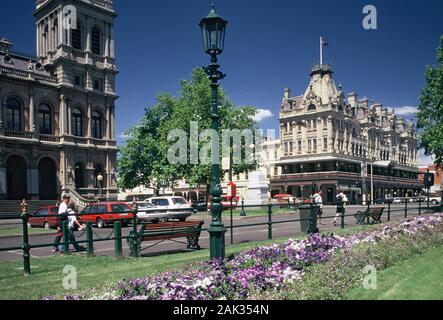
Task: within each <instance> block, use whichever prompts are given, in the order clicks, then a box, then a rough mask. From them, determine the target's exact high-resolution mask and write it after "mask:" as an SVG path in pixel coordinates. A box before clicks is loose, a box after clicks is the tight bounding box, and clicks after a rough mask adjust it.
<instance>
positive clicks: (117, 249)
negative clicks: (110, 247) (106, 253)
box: [114, 221, 123, 259]
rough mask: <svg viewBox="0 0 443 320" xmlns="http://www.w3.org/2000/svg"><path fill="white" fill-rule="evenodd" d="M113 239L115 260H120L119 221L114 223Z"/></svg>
mask: <svg viewBox="0 0 443 320" xmlns="http://www.w3.org/2000/svg"><path fill="white" fill-rule="evenodd" d="M114 239H115V258H116V259H122V258H123V253H122V223H121V221H116V222H114Z"/></svg>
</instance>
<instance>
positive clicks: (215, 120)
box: [199, 2, 228, 259]
mask: <svg viewBox="0 0 443 320" xmlns="http://www.w3.org/2000/svg"><path fill="white" fill-rule="evenodd" d="M227 23H228V22H227V21H226V20H223V19H222V18H221V17H219V16H218V15H217V13H216V12H215V8H214V2H212V7H211V11H210V12H209V14H208V16H207V17H206V18H203V19H202V20H201V22H200V24H199V25H200V28H201V32H202V37H203V48H204V51H205V52H206V53H207V54H209V55H210V56H211V64H210V65H209V66H208V67H205V68H204V70H205V72H206V74H207V75H208V78H209V79H210V80H211V90H212V98H211V120H212V123H211V129H212V130H214V131H216V132H217V133H218V132H219V118H220V116H219V110H218V87H219V84H218V81H219V80H222V79H223V78H224V77H225V75H224V74H223V73H221V72H220V71H219V70H218V69H219V67H220V66H219V65H218V64H217V55H219V54H221V53H222V52H223V48H224V42H225V31H226V25H227ZM212 143H213V146H212V151H214V150H218V149H219V148H218V144H219V141H218V139H213V141H212ZM211 157H212V167H211V186H210V190H209V193H210V195H211V217H212V220H211V225H210V226H209V229H208V232H209V237H210V244H209V245H210V258H211V259H223V258H224V257H225V232H226V229H225V228H224V225H223V222H222V219H221V215H222V212H223V205H222V203H221V201H222V198H221V195H222V188H221V184H220V164H219V159H218V157H219V155H218V154H215V152H212V154H211Z"/></svg>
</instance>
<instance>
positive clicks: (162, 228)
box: [128, 221, 204, 257]
mask: <svg viewBox="0 0 443 320" xmlns="http://www.w3.org/2000/svg"><path fill="white" fill-rule="evenodd" d="M203 224H204V221H184V222H163V223H141V224H140V229H139V230H138V232H137V240H136V243H135V244H134V240H133V239H132V238H131V237H129V238H128V244H129V248H130V250H131V256H133V257H134V256H140V251H141V250H140V249H141V244H142V242H143V241H158V242H156V243H155V244H152V245H150V246H148V247H146V248H144V249H147V248H150V247H153V246H155V245H157V244H159V243H161V242H163V241H165V240H172V241H175V242H179V243H184V244H187V248H188V249H190V250H199V249H200V245H199V244H198V241H199V239H200V234H201V230H202V226H203ZM131 233H132V232H131ZM177 238H186V239H187V243H186V242H180V241H177V240H173V239H177ZM134 250H137V251H136V252H134Z"/></svg>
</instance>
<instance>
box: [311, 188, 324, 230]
mask: <svg viewBox="0 0 443 320" xmlns="http://www.w3.org/2000/svg"><path fill="white" fill-rule="evenodd" d="M322 194H323V193H322V191H321V190H319V191H318V192H316V193H315V194H314V196H313V198H314V203H315V204H316V205H317V207H318V209H319V210H318V220H317V225H319V226H321V225H322V224H321V216H322V215H323V197H322Z"/></svg>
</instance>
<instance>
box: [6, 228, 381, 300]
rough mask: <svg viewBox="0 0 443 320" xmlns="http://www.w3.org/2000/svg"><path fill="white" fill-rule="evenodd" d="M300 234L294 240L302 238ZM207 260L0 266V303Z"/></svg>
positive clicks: (106, 284) (97, 288)
mask: <svg viewBox="0 0 443 320" xmlns="http://www.w3.org/2000/svg"><path fill="white" fill-rule="evenodd" d="M376 227H377V226H358V227H351V228H348V229H344V230H337V231H336V232H334V233H335V234H337V235H345V234H351V233H356V232H361V231H366V230H371V229H374V228H376ZM305 237H306V235H301V236H299V237H296V238H305ZM288 239H289V237H288V238H283V239H277V240H273V241H260V242H247V243H242V244H237V245H233V246H228V247H226V254H227V255H235V254H238V253H239V252H242V251H245V250H248V249H250V248H253V247H257V246H260V245H269V244H273V243H282V242H285V241H287V240H288ZM208 257H209V250H200V251H194V252H185V253H176V254H164V255H159V256H153V257H147V258H140V259H129V258H127V259H123V260H116V259H114V258H112V257H95V258H86V257H84V256H79V255H72V256H54V257H51V258H42V259H31V270H32V275H31V276H28V277H24V276H23V261H21V260H19V261H11V262H2V263H0V300H5V299H14V300H33V299H41V298H42V297H45V296H56V297H59V298H60V297H63V296H64V295H68V294H76V293H79V292H85V291H93V292H99V293H104V292H106V289H107V288H110V287H112V286H113V285H115V284H116V282H118V281H121V280H123V279H129V278H135V277H143V276H147V275H153V274H158V273H161V272H164V271H168V270H176V269H177V268H180V267H181V266H183V265H185V264H189V263H193V262H198V261H204V260H207V259H208ZM68 265H69V266H74V267H76V269H77V272H78V277H77V290H76V291H67V290H65V289H64V288H63V285H62V284H63V278H64V277H65V276H66V274H63V269H64V267H65V266H68Z"/></svg>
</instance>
